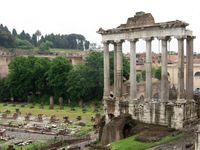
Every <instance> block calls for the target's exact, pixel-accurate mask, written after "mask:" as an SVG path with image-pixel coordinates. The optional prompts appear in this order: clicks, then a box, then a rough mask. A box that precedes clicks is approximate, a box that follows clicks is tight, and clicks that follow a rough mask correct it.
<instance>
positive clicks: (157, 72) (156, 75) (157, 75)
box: [154, 67, 161, 80]
mask: <svg viewBox="0 0 200 150" xmlns="http://www.w3.org/2000/svg"><path fill="white" fill-rule="evenodd" d="M154 76H155V78H156V79H158V80H161V67H159V68H157V69H156V70H155V75H154Z"/></svg>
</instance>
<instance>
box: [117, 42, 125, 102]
mask: <svg viewBox="0 0 200 150" xmlns="http://www.w3.org/2000/svg"><path fill="white" fill-rule="evenodd" d="M116 44H117V92H116V97H117V99H118V100H119V99H120V98H121V97H122V83H123V80H122V78H123V68H122V67H123V65H122V64H123V62H122V59H123V58H122V55H123V54H122V41H116Z"/></svg>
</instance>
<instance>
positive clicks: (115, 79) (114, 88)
mask: <svg viewBox="0 0 200 150" xmlns="http://www.w3.org/2000/svg"><path fill="white" fill-rule="evenodd" d="M113 44H114V86H113V94H114V97H116V93H117V44H116V43H113Z"/></svg>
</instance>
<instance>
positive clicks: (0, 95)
mask: <svg viewBox="0 0 200 150" xmlns="http://www.w3.org/2000/svg"><path fill="white" fill-rule="evenodd" d="M0 89H1V90H0V101H3V99H5V98H6V99H7V98H10V91H9V87H8V84H7V81H6V78H1V77H0Z"/></svg>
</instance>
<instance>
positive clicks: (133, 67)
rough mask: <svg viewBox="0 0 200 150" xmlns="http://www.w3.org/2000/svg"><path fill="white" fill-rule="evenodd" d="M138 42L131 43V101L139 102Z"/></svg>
mask: <svg viewBox="0 0 200 150" xmlns="http://www.w3.org/2000/svg"><path fill="white" fill-rule="evenodd" d="M136 42H137V39H133V40H131V41H130V78H129V81H130V100H131V101H133V100H137V81H136Z"/></svg>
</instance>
